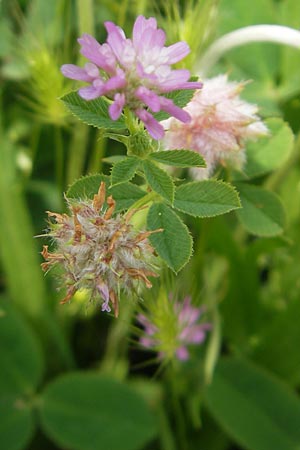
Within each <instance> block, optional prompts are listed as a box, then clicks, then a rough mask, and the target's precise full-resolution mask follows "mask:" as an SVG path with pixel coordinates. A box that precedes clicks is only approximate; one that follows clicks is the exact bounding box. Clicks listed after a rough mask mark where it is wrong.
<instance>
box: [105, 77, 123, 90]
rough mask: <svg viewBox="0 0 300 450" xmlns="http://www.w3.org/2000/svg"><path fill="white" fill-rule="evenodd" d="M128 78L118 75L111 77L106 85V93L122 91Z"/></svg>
mask: <svg viewBox="0 0 300 450" xmlns="http://www.w3.org/2000/svg"><path fill="white" fill-rule="evenodd" d="M126 83H127V82H126V78H125V75H124V76H120V75H117V76H115V77H111V78H110V79H109V80H107V82H106V83H105V92H108V91H114V90H115V89H122V88H124V87H125V86H126Z"/></svg>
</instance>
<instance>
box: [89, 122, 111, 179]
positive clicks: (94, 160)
mask: <svg viewBox="0 0 300 450" xmlns="http://www.w3.org/2000/svg"><path fill="white" fill-rule="evenodd" d="M103 134H104V131H99V134H97V136H96V142H95V144H94V148H93V151H92V155H91V158H90V161H89V166H88V173H99V172H101V171H102V160H103V157H104V155H105V150H106V144H107V138H106V137H104V135H103Z"/></svg>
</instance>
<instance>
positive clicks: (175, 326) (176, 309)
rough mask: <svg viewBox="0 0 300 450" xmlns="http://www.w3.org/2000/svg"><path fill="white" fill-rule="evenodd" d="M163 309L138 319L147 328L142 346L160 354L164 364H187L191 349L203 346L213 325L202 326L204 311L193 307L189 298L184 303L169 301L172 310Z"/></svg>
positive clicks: (204, 324)
mask: <svg viewBox="0 0 300 450" xmlns="http://www.w3.org/2000/svg"><path fill="white" fill-rule="evenodd" d="M157 308H158V309H159V305H157ZM162 309H163V312H162V313H161V312H160V311H159V310H157V311H155V310H153V311H151V312H149V314H147V313H145V314H139V315H138V322H139V323H140V324H141V325H142V326H143V328H144V331H143V334H142V336H141V337H140V344H141V345H142V346H143V347H146V348H149V349H152V350H155V351H157V352H158V354H159V358H160V359H161V360H163V359H172V358H177V359H179V360H181V361H185V360H188V359H189V356H190V355H189V346H191V345H200V344H202V343H203V342H204V340H205V338H206V334H207V331H208V330H210V329H211V324H209V323H201V322H200V320H201V317H202V314H203V312H204V309H203V308H196V307H195V306H192V305H191V299H190V297H186V298H185V299H184V300H183V302H178V301H173V300H169V307H168V308H167V309H166V308H162Z"/></svg>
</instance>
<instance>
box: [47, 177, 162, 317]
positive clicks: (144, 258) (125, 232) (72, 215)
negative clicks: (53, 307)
mask: <svg viewBox="0 0 300 450" xmlns="http://www.w3.org/2000/svg"><path fill="white" fill-rule="evenodd" d="M68 207H69V214H58V213H52V212H48V216H49V218H50V219H54V221H55V222H54V223H53V222H52V221H51V222H50V223H49V232H48V234H47V236H49V237H51V238H52V240H53V241H54V243H55V245H56V250H55V251H54V252H50V251H49V250H48V246H47V245H45V246H44V248H43V251H42V256H43V257H44V259H45V262H44V263H43V264H42V269H43V270H44V271H45V272H48V271H49V270H50V269H51V268H52V267H53V266H59V267H60V268H61V271H62V275H61V281H62V286H63V287H64V286H66V287H67V293H66V296H65V297H64V299H63V300H62V301H61V303H66V302H68V301H70V300H71V298H72V297H73V295H74V294H75V293H76V292H77V291H78V290H80V289H85V290H87V291H88V292H89V293H90V297H91V299H96V300H98V301H100V304H101V307H102V311H107V312H110V311H111V309H113V311H114V314H115V316H116V317H117V316H118V312H119V293H120V291H125V292H126V293H127V294H130V295H131V296H132V295H133V294H134V293H138V292H139V291H140V290H141V288H143V287H144V286H145V287H146V288H151V287H152V284H151V281H150V280H149V278H148V277H157V276H158V274H157V272H156V271H155V270H154V269H153V266H154V262H155V257H154V255H153V253H154V250H153V248H152V247H151V245H150V243H149V242H148V237H149V235H150V234H152V233H153V232H151V231H144V232H143V231H136V230H134V228H133V225H132V224H131V223H130V222H129V220H130V218H131V216H132V214H127V215H126V214H125V215H122V214H117V215H114V209H115V201H114V199H113V198H112V197H111V196H109V197H108V198H107V199H106V194H105V183H103V182H102V183H101V185H100V188H99V191H98V193H97V194H96V195H95V196H94V199H93V200H88V199H87V200H73V199H72V200H68ZM157 231H161V230H156V232H157Z"/></svg>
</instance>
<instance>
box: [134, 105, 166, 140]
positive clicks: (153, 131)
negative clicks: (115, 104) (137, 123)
mask: <svg viewBox="0 0 300 450" xmlns="http://www.w3.org/2000/svg"><path fill="white" fill-rule="evenodd" d="M135 114H136V115H137V117H138V118H139V119H140V120H141V121H142V122H144V124H145V127H146V128H147V131H148V132H149V134H150V136H152V137H153V139H156V140H159V139H162V138H163V137H164V129H163V127H162V125H161V124H160V123H159V122H158V121H157V120H156V119H154V117H153V116H152V114H150V113H149V112H148V111H146V110H145V109H137V110H136V111H135Z"/></svg>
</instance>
